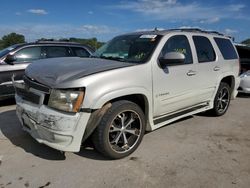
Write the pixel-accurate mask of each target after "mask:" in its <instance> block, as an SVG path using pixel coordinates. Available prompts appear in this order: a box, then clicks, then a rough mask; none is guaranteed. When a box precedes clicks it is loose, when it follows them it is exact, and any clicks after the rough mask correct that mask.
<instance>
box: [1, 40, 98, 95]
mask: <svg viewBox="0 0 250 188" xmlns="http://www.w3.org/2000/svg"><path fill="white" fill-rule="evenodd" d="M92 53H93V50H92V49H91V48H90V47H88V46H86V45H80V44H77V43H68V42H48V41H40V42H36V43H24V44H16V45H13V46H10V47H8V48H6V49H3V50H1V51H0V100H1V99H4V98H7V97H11V96H14V94H15V91H14V88H13V85H12V82H11V76H12V75H13V74H15V76H16V79H17V80H19V81H21V80H22V77H23V74H24V70H25V68H26V67H27V66H28V65H29V64H30V62H32V61H35V60H38V59H45V58H52V57H72V56H79V57H89V56H90V55H91V54H92Z"/></svg>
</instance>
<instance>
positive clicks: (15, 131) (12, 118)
mask: <svg viewBox="0 0 250 188" xmlns="http://www.w3.org/2000/svg"><path fill="white" fill-rule="evenodd" d="M0 122H1V123H0V137H1V132H2V134H3V136H4V137H6V138H7V139H8V140H9V141H10V142H11V143H12V144H13V145H15V146H17V147H20V148H22V149H23V150H24V151H25V152H27V153H31V154H33V155H34V156H37V157H39V158H42V159H46V160H65V159H66V156H65V154H64V153H63V152H60V151H58V150H55V149H52V148H50V147H48V146H46V145H43V144H39V143H38V142H36V141H35V140H34V139H33V138H32V137H31V136H30V135H29V134H28V133H26V132H24V131H23V130H22V128H21V126H20V123H19V120H18V118H17V116H16V111H15V110H10V111H6V112H2V113H0ZM75 154H76V155H79V156H82V157H85V158H89V159H93V160H108V159H107V158H105V157H103V156H102V155H101V154H99V153H98V152H97V151H96V150H94V148H93V146H92V144H91V142H89V141H87V142H86V143H85V144H84V145H83V146H82V147H81V150H80V152H78V153H75Z"/></svg>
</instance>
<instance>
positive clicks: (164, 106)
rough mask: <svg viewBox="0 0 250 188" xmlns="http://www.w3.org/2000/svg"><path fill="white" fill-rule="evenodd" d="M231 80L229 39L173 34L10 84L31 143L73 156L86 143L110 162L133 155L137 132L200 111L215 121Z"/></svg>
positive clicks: (233, 58) (126, 43)
mask: <svg viewBox="0 0 250 188" xmlns="http://www.w3.org/2000/svg"><path fill="white" fill-rule="evenodd" d="M69 63H71V64H70V66H68V65H69ZM238 75H239V58H238V54H237V51H236V49H235V47H234V45H233V44H232V42H231V40H230V39H229V38H227V37H226V36H223V35H221V34H218V33H213V32H207V31H202V30H198V29H178V30H165V31H148V32H138V33H130V34H125V35H121V36H118V37H115V38H114V39H113V40H111V41H110V42H108V43H107V44H105V45H104V46H103V47H101V48H100V49H99V50H97V51H96V52H95V53H94V54H93V58H89V59H80V58H67V59H63V58H60V59H48V60H40V61H37V62H36V63H33V64H31V65H29V67H28V68H27V69H26V71H25V79H24V84H19V83H15V81H14V80H13V82H14V83H15V87H16V102H17V115H18V117H19V120H20V122H21V124H22V127H23V129H24V130H25V131H27V132H29V133H30V134H31V135H32V136H33V137H34V139H36V140H37V141H38V142H39V143H43V144H46V145H48V146H50V147H52V148H55V149H57V150H61V151H71V152H78V151H79V150H80V146H81V144H82V142H84V141H85V140H86V139H87V138H89V137H90V138H92V140H93V143H94V146H95V148H96V149H97V150H98V151H99V152H101V153H102V154H104V155H105V156H107V157H109V158H112V159H118V158H122V157H125V156H128V155H129V154H131V153H132V152H133V151H135V150H136V148H137V147H138V146H139V144H140V142H141V140H142V138H143V135H144V132H145V130H146V131H153V130H155V129H157V128H160V127H162V126H164V125H166V124H168V123H170V122H173V121H176V120H178V119H180V118H183V117H186V116H190V115H192V114H196V113H199V112H204V111H207V110H211V112H212V113H213V114H214V115H215V116H221V115H223V114H224V113H225V112H226V111H227V109H228V106H229V104H230V99H231V98H235V96H236V95H237V88H238V86H239V82H240V79H239V76H238ZM159 144H160V143H159Z"/></svg>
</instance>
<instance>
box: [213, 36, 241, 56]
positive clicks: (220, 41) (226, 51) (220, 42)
mask: <svg viewBox="0 0 250 188" xmlns="http://www.w3.org/2000/svg"><path fill="white" fill-rule="evenodd" d="M214 40H215V42H216V44H217V46H218V47H219V49H220V52H221V53H222V56H223V58H224V59H226V60H229V59H238V56H237V53H236V51H235V49H234V47H233V44H232V43H231V41H230V40H229V39H224V38H214Z"/></svg>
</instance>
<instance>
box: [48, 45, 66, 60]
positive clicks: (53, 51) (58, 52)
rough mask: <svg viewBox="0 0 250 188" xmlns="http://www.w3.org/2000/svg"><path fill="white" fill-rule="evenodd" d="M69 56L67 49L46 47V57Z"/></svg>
mask: <svg viewBox="0 0 250 188" xmlns="http://www.w3.org/2000/svg"><path fill="white" fill-rule="evenodd" d="M67 56H70V54H69V49H68V48H67V47H63V46H47V47H46V57H47V58H51V57H67Z"/></svg>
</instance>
